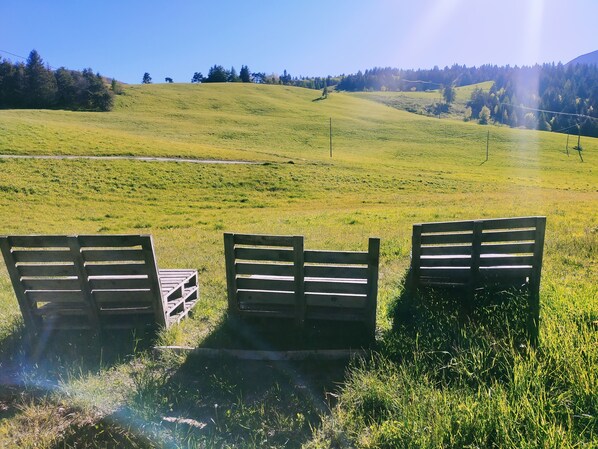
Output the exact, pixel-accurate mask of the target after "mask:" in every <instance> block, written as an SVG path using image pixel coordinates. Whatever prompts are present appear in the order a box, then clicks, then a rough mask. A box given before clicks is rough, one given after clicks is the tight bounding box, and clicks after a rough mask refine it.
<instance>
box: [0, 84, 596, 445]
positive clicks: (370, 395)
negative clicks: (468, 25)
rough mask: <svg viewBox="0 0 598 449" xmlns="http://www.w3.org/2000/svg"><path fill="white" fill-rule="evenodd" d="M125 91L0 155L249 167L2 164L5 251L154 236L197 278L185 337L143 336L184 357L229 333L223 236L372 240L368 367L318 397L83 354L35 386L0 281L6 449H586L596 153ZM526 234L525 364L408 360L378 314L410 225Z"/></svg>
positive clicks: (52, 357) (371, 105)
mask: <svg viewBox="0 0 598 449" xmlns="http://www.w3.org/2000/svg"><path fill="white" fill-rule="evenodd" d="M124 92H125V94H124V95H121V96H117V97H116V104H115V108H114V110H113V111H112V112H109V113H82V112H77V113H75V112H66V111H37V110H2V111H0V154H12V155H131V156H168V157H181V158H197V159H214V160H245V161H252V162H257V163H258V164H255V165H201V164H188V163H183V162H142V161H127V160H48V159H39V160H37V159H18V160H13V159H0V234H15V233H18V234H29V233H32V234H45V233H56V234H66V233H72V234H75V233H150V234H152V235H153V237H154V241H155V244H156V255H157V258H158V264H159V265H160V266H161V267H167V268H196V269H198V271H199V276H200V288H201V302H200V304H199V305H198V307H197V308H196V310H195V313H194V314H193V316H192V318H191V319H188V320H186V321H185V322H183V323H182V324H181V325H179V326H175V327H174V328H172V329H169V330H168V331H165V332H162V333H161V335H160V336H159V342H160V343H162V344H173V345H189V346H197V345H202V344H204V345H205V344H206V342H209V341H210V338H212V337H213V336H214V334H215V333H217V332H218V329H219V327H220V326H221V324H222V322H223V321H224V320H225V310H226V282H225V271H224V256H223V239H222V235H223V232H226V231H234V232H251V233H275V234H302V235H305V244H306V247H307V248H321V249H346V250H360V249H365V248H366V245H367V237H369V236H378V237H380V238H381V267H380V282H379V287H380V289H379V299H378V304H379V306H378V353H377V355H375V356H373V357H372V359H368V360H366V361H362V362H360V363H356V364H355V366H353V367H352V368H351V369H350V370H349V371H347V372H346V373H345V372H344V371H343V369H342V367H341V369H340V373H341V375H340V377H339V375H338V374H336V375H335V376H332V375H331V376H332V377H330V378H331V379H332V380H333V382H329V383H326V382H325V380H326V379H328V377H327V376H328V374H329V373H328V372H327V370H326V369H325V368H321V367H320V368H318V371H316V372H317V373H318V375H316V376H315V378H313V377H314V376H311V377H310V371H309V369H305V370H302V368H298V367H294V366H284V367H277V366H274V365H268V366H266V367H264V366H261V365H260V366H253V365H251V366H249V364H248V365H247V366H239V364H238V363H233V362H230V361H228V362H205V363H204V362H203V361H199V362H197V361H196V362H193V363H192V362H191V361H189V360H185V359H184V357H179V356H174V355H168V356H164V357H162V358H158V359H155V358H152V357H150V354H149V352H147V351H144V350H142V348H140V349H139V350H138V351H136V352H135V353H134V354H132V355H131V354H128V355H125V356H122V357H120V358H113V359H110V358H109V357H108V356H107V355H104V354H103V353H100V354H99V355H97V354H96V355H97V357H96V356H95V355H94V354H91V355H90V354H80V353H79V352H77V341H75V342H72V341H70V342H68V343H65V345H66V346H67V348H66V350H65V353H61V352H60V351H56V350H53V351H51V350H49V351H48V355H47V356H45V357H42V359H40V360H39V361H38V364H37V365H35V366H32V365H30V364H29V362H28V361H26V360H25V359H24V357H23V354H24V352H23V341H22V338H21V335H22V320H21V318H20V313H19V310H18V306H17V302H16V299H15V297H14V293H13V291H12V287H11V285H10V281H9V278H8V275H7V273H6V271H5V268H4V264H3V263H2V264H0V316H1V317H2V319H1V320H0V382H1V383H0V447H44V448H58V447H61V448H62V447H111V446H110V444H112V445H116V444H121V445H122V446H123V447H127V446H129V447H301V446H302V445H307V446H308V447H314V448H315V447H363V448H373V447H430V448H432V447H512V448H519V447H530V448H532V447H554V448H557V447H584V448H590V447H598V393H597V392H598V139H590V138H582V146H583V158H584V162H583V163H582V162H580V159H579V157H578V156H577V153H571V154H570V155H569V156H567V154H565V142H566V136H564V135H561V134H551V133H545V132H534V131H527V130H514V129H508V128H505V127H494V126H488V127H485V126H480V125H477V124H475V123H464V122H461V121H457V120H438V119H435V118H427V117H423V116H420V115H417V114H410V113H408V112H404V111H400V110H397V109H394V108H390V107H388V106H386V105H384V104H380V103H379V102H377V101H371V100H369V99H368V98H367V97H366V96H356V95H352V94H345V93H332V94H331V95H329V97H328V98H327V99H325V100H318V97H319V92H317V91H313V90H307V89H299V88H292V87H285V86H271V85H264V86H262V85H243V84H213V85H208V84H205V85H188V84H174V85H143V86H141V85H132V86H126V87H125V90H124ZM330 118H332V127H333V158H330V157H329V120H330ZM488 130H490V148H489V154H490V157H489V160H488V161H485V157H486V135H487V132H488ZM521 215H546V216H547V231H546V243H545V251H544V269H543V273H542V285H541V306H542V315H541V317H542V318H541V324H540V347H539V349H538V350H537V351H534V350H531V349H529V348H523V349H522V348H518V347H513V346H509V345H508V344H505V342H504V341H503V340H494V339H493V338H492V337H491V336H490V337H488V336H485V335H484V336H482V335H480V334H478V333H476V332H473V333H472V335H462V336H461V337H459V338H460V340H459V345H457V346H451V347H449V348H447V347H444V346H442V347H437V346H434V344H435V343H434V342H433V341H431V340H430V341H427V340H426V339H424V338H422V340H421V342H419V343H418V342H417V341H416V342H413V345H411V346H409V345H407V344H406V341H407V339H405V338H403V337H401V336H400V335H397V330H396V326H393V319H394V315H393V313H394V312H393V311H394V310H395V306H396V304H397V302H399V297H400V296H401V293H402V291H403V287H402V285H403V284H402V283H403V277H404V275H405V273H406V269H407V267H408V265H409V252H410V239H411V225H412V224H413V223H416V222H422V221H444V220H455V219H473V218H490V217H503V216H521ZM495 325H496V326H500V325H501V323H495ZM82 338H83V337H82ZM79 343H81V342H79ZM73 348H74V349H73ZM63 349H64V348H63ZM438 351H444V352H443V354H445V355H446V354H449V355H450V356H449V357H448V359H447V358H445V357H444V356H443V357H442V358H441V357H437V352H438ZM319 374H321V376H319ZM325 389H326V390H328V391H329V392H332V393H333V394H332V395H331V394H325V393H324V390H325ZM164 418H168V419H164ZM172 419H175V421H172ZM176 419H179V421H176ZM181 419H182V420H183V421H180V420H181ZM185 420H187V421H185Z"/></svg>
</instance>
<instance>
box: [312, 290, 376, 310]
mask: <svg viewBox="0 0 598 449" xmlns="http://www.w3.org/2000/svg"><path fill="white" fill-rule="evenodd" d="M305 300H306V303H307V307H308V308H309V307H334V308H351V309H363V308H365V306H366V304H367V297H366V296H365V295H363V296H358V295H340V294H334V295H332V294H328V295H322V294H313V293H306V294H305ZM308 313H309V312H308Z"/></svg>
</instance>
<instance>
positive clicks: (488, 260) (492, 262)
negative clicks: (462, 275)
mask: <svg viewBox="0 0 598 449" xmlns="http://www.w3.org/2000/svg"><path fill="white" fill-rule="evenodd" d="M533 264H534V256H507V257H505V256H500V257H482V258H480V267H504V266H530V267H531V266H532V265H533Z"/></svg>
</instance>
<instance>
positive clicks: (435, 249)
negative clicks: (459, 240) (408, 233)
mask: <svg viewBox="0 0 598 449" xmlns="http://www.w3.org/2000/svg"><path fill="white" fill-rule="evenodd" d="M420 250H421V255H422V256H471V253H472V252H473V249H472V246H471V245H451V246H420Z"/></svg>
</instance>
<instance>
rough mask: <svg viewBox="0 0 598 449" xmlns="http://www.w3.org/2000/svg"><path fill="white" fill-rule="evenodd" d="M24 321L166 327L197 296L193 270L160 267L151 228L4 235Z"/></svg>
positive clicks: (38, 328) (34, 328)
mask: <svg viewBox="0 0 598 449" xmlns="http://www.w3.org/2000/svg"><path fill="white" fill-rule="evenodd" d="M0 248H1V249H2V254H3V256H4V260H5V262H6V266H7V268H8V273H9V275H10V278H11V281H12V285H13V287H14V290H15V294H16V296H17V299H18V302H19V307H20V309H21V312H22V314H23V318H24V320H25V325H26V327H27V328H28V330H29V331H30V332H31V333H34V334H39V333H40V332H43V331H48V330H53V329H89V330H94V331H100V330H104V329H114V328H135V327H146V326H161V327H168V326H170V325H171V324H173V323H176V322H179V321H180V320H181V319H182V318H183V317H185V316H186V315H187V314H188V313H189V311H190V310H191V308H192V307H193V306H194V305H195V304H196V303H197V300H198V293H199V292H198V283H197V271H196V270H158V268H157V265H156V258H155V255H154V249H153V242H152V237H151V236H150V235H78V236H65V235H35V236H2V237H0Z"/></svg>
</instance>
